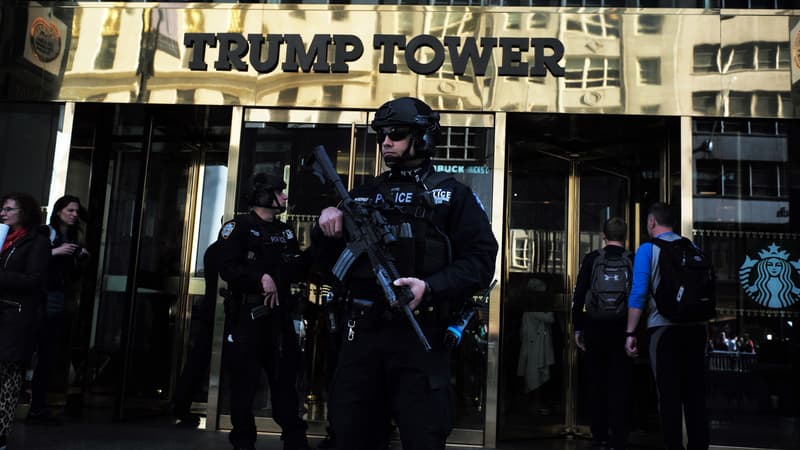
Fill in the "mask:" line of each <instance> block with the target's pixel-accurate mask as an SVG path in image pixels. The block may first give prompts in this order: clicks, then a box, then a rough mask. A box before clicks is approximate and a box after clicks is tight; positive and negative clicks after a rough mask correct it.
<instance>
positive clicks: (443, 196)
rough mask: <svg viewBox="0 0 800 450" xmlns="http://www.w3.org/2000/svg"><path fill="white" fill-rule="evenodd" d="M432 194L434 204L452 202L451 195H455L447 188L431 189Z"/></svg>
mask: <svg viewBox="0 0 800 450" xmlns="http://www.w3.org/2000/svg"><path fill="white" fill-rule="evenodd" d="M431 195H432V196H433V204H434V205H441V204H444V203H450V196H451V195H453V192H452V191H449V190H447V189H434V190H432V191H431Z"/></svg>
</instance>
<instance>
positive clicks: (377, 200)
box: [315, 97, 497, 450]
mask: <svg viewBox="0 0 800 450" xmlns="http://www.w3.org/2000/svg"><path fill="white" fill-rule="evenodd" d="M372 128H373V129H374V130H375V131H376V132H377V134H378V145H379V147H380V150H381V153H382V155H383V159H384V161H385V162H386V165H387V166H388V167H389V170H388V171H386V172H384V173H383V174H381V175H380V176H378V177H377V178H376V179H374V180H373V181H371V182H368V183H366V184H364V185H361V186H358V187H357V188H356V189H354V190H353V192H352V197H353V199H354V200H355V201H357V202H361V203H363V204H364V205H365V206H366V207H368V208H372V207H374V208H376V209H377V210H378V211H379V212H380V213H381V214H382V215H383V216H384V217H385V219H386V221H387V222H388V223H389V224H391V226H392V228H393V229H394V230H395V231H396V232H395V234H396V235H397V237H398V240H397V241H396V243H394V244H391V246H390V251H391V253H392V254H393V256H394V257H395V260H396V261H395V263H396V265H397V269H398V271H399V272H400V274H401V277H400V278H398V279H397V280H394V284H395V285H398V286H399V285H405V286H408V287H409V288H410V290H411V292H412V293H413V294H414V299H413V301H411V302H410V303H409V306H410V308H411V310H412V311H414V315H415V317H416V318H417V320H418V322H419V323H420V326H421V327H422V330H423V331H424V333H425V335H426V337H427V338H428V340H429V342H430V344H431V346H432V347H433V348H432V350H431V351H430V352H426V351H425V350H424V348H423V346H422V345H421V343H420V341H419V340H418V338H417V336H416V335H415V334H414V332H413V330H412V328H411V326H410V324H409V323H408V321H407V319H406V317H405V316H404V315H403V314H402V312H401V311H400V310H399V309H395V308H391V307H390V306H389V305H388V302H387V301H386V300H385V299H384V297H383V295H382V293H381V290H380V287H379V285H378V284H377V283H376V281H375V278H374V275H373V274H372V271H371V267H370V265H369V261H368V258H366V257H365V256H362V257H361V258H359V260H357V261H356V262H355V263H354V265H353V266H352V267H351V268H350V270H349V272H348V275H347V277H346V279H345V280H344V281H345V285H346V288H347V297H348V300H349V306H348V313H347V314H348V315H347V321H346V322H345V328H344V329H343V334H344V336H345V337H344V340H343V345H342V347H341V350H340V354H339V361H338V367H337V369H336V375H335V378H334V381H333V392H332V393H331V396H330V397H331V398H330V401H329V407H330V409H331V422H332V425H333V428H334V431H335V432H336V437H337V444H338V448H340V449H347V450H375V449H378V448H382V447H383V446H385V441H386V428H387V426H386V424H387V422H388V418H391V419H393V420H394V422H395V423H396V424H397V427H398V429H399V432H400V439H401V441H402V444H403V448H404V449H406V450H410V449H413V450H429V449H444V448H445V441H446V440H447V436H448V435H449V433H450V431H451V429H452V424H453V408H452V402H451V389H450V367H449V362H450V355H449V353H448V351H447V349H446V348H445V346H444V345H443V339H444V334H445V330H446V328H447V325H448V323H449V321H450V320H451V310H454V309H455V307H456V305H455V304H454V303H455V302H458V301H463V299H465V298H468V297H469V296H470V295H472V294H473V293H474V292H475V291H477V290H479V289H481V288H485V287H486V286H487V285H488V284H489V280H490V279H491V277H492V275H493V273H494V262H495V256H496V254H497V241H496V240H495V238H494V235H493V234H492V231H491V228H490V225H489V220H488V218H487V216H486V212H485V211H484V209H483V206H482V205H481V203H480V201H479V200H478V197H477V196H476V195H475V194H474V193H473V192H472V191H471V190H470V189H469V188H468V187H467V186H465V185H464V184H462V183H460V182H458V181H456V180H455V179H454V178H452V177H451V176H448V175H445V174H441V173H437V172H436V171H435V170H434V168H433V165H432V163H431V157H432V156H433V154H434V151H435V147H436V142H437V141H438V138H439V132H440V129H439V115H438V114H437V113H435V112H434V111H432V110H431V108H430V107H429V106H428V105H426V104H425V103H424V102H422V101H420V100H418V99H416V98H410V97H404V98H399V99H396V100H392V101H389V102H387V103H385V104H384V105H382V106H381V107H380V108H379V109H378V111H377V112H376V114H375V118H374V120H373V122H372ZM342 225H343V216H342V212H341V211H340V210H339V209H337V208H333V207H331V208H326V209H324V210H323V211H322V212H321V214H320V218H319V227H318V229H316V231H317V233H316V236H315V237H316V238H317V239H318V242H319V245H325V246H327V247H328V248H329V249H330V251H329V252H327V255H329V256H330V257H332V259H336V257H338V254H339V252H338V250H339V249H341V247H342V246H343V245H344V242H345V241H346V238H347V236H343V235H345V234H346V230H343V229H342ZM320 232H321V233H320ZM320 234H321V235H322V236H320ZM342 237H344V238H345V239H341V238H342ZM315 243H316V242H315Z"/></svg>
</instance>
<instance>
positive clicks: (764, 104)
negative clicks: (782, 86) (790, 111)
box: [753, 91, 780, 117]
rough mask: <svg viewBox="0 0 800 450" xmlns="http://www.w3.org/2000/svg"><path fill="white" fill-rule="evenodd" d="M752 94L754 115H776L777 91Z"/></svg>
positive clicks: (778, 103) (778, 100)
mask: <svg viewBox="0 0 800 450" xmlns="http://www.w3.org/2000/svg"><path fill="white" fill-rule="evenodd" d="M753 96H754V99H755V115H757V116H763V117H773V116H776V115H778V108H779V106H780V95H779V94H778V93H777V92H769V91H767V92H756V93H755V94H753Z"/></svg>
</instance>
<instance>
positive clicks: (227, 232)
mask: <svg viewBox="0 0 800 450" xmlns="http://www.w3.org/2000/svg"><path fill="white" fill-rule="evenodd" d="M234 228H236V222H228V223H226V224H225V225H224V226H223V227H222V231H220V233H219V234H220V236H222V239H228V238H229V237H230V236H231V233H233V229H234Z"/></svg>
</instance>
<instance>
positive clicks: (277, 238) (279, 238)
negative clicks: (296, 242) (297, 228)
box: [269, 234, 286, 244]
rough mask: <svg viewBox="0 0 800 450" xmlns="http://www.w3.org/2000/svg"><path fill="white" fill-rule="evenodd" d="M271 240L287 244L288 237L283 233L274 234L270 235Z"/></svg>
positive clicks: (274, 242) (275, 242)
mask: <svg viewBox="0 0 800 450" xmlns="http://www.w3.org/2000/svg"><path fill="white" fill-rule="evenodd" d="M269 240H270V242H272V243H273V244H285V243H286V237H285V236H284V235H283V234H278V235H272V236H270V237H269Z"/></svg>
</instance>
